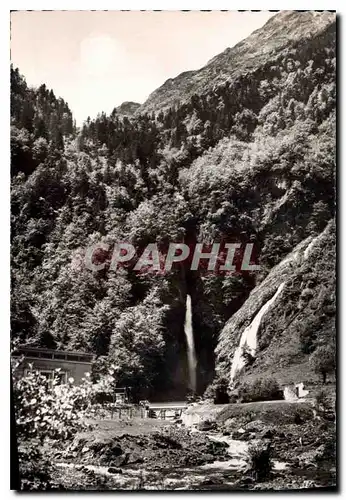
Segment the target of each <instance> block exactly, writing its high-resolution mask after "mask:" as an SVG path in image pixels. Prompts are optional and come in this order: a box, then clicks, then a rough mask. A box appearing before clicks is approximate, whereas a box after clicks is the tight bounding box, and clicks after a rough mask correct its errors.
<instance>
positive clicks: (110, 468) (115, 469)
mask: <svg viewBox="0 0 346 500" xmlns="http://www.w3.org/2000/svg"><path fill="white" fill-rule="evenodd" d="M108 472H109V473H110V474H122V473H123V471H122V470H121V469H117V468H116V467H108Z"/></svg>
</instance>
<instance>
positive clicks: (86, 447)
mask: <svg viewBox="0 0 346 500" xmlns="http://www.w3.org/2000/svg"><path fill="white" fill-rule="evenodd" d="M89 450H90V448H89V447H88V446H84V447H83V448H82V453H86V452H87V451H89Z"/></svg>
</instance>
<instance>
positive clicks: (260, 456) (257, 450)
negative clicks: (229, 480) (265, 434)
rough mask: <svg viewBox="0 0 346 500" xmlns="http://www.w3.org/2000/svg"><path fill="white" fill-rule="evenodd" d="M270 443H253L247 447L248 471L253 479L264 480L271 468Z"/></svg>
mask: <svg viewBox="0 0 346 500" xmlns="http://www.w3.org/2000/svg"><path fill="white" fill-rule="evenodd" d="M271 452H272V449H271V443H270V442H269V443H263V442H261V443H255V444H252V445H250V446H249V448H248V465H249V472H250V473H251V474H252V476H253V477H254V479H255V481H264V480H265V479H267V478H268V477H269V476H270V472H271V470H272V468H273V463H272V459H271Z"/></svg>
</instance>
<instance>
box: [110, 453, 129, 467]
mask: <svg viewBox="0 0 346 500" xmlns="http://www.w3.org/2000/svg"><path fill="white" fill-rule="evenodd" d="M129 455H130V454H129V453H124V455H121V456H120V457H115V458H114V459H113V460H112V462H111V463H110V467H115V468H116V467H120V466H121V465H125V464H127V462H128V458H129Z"/></svg>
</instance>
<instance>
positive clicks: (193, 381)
mask: <svg viewBox="0 0 346 500" xmlns="http://www.w3.org/2000/svg"><path fill="white" fill-rule="evenodd" d="M184 332H185V338H186V344H187V363H188V370H189V387H190V389H191V390H192V391H194V392H195V391H196V387H197V377H196V367H197V358H196V349H195V340H194V337H193V326H192V305H191V297H190V295H187V296H186V313H185V324H184Z"/></svg>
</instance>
